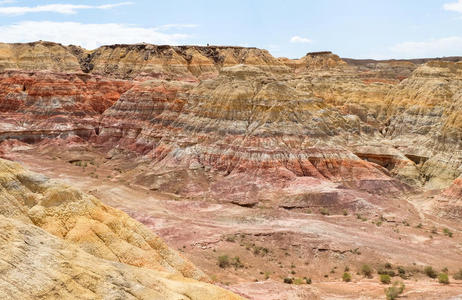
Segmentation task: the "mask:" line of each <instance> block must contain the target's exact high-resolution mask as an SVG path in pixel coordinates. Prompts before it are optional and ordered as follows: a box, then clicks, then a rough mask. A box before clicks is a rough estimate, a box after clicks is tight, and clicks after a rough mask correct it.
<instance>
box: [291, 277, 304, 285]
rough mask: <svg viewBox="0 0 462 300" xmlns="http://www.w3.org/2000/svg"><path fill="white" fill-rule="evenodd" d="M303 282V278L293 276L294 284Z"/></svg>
mask: <svg viewBox="0 0 462 300" xmlns="http://www.w3.org/2000/svg"><path fill="white" fill-rule="evenodd" d="M304 283H305V281H304V280H303V279H301V278H295V279H294V284H296V285H300V284H304Z"/></svg>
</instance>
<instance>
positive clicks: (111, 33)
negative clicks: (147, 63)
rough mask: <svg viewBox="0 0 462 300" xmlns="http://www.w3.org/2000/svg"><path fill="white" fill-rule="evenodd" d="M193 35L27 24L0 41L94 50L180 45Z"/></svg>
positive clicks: (10, 28) (1, 33)
mask: <svg viewBox="0 0 462 300" xmlns="http://www.w3.org/2000/svg"><path fill="white" fill-rule="evenodd" d="M188 37H189V35H186V34H181V33H171V34H170V33H168V34H167V33H163V32H159V31H158V30H157V29H156V28H143V27H133V26H128V25H124V24H115V23H109V24H82V23H76V22H50V21H44V22H35V21H27V22H21V23H18V24H13V25H5V26H0V41H1V42H6V43H17V42H32V41H37V40H45V41H53V42H58V43H62V44H65V45H69V44H74V45H80V46H82V47H84V48H87V49H94V48H97V47H99V46H101V45H109V44H120V43H126V44H134V43H142V42H146V43H152V44H169V45H177V44H179V43H180V41H182V40H184V39H187V38H188Z"/></svg>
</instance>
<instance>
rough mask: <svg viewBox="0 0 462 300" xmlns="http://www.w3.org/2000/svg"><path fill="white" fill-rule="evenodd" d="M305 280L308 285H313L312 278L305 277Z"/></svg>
mask: <svg viewBox="0 0 462 300" xmlns="http://www.w3.org/2000/svg"><path fill="white" fill-rule="evenodd" d="M303 279H305V282H306V284H311V282H312V281H311V278H309V277H303Z"/></svg>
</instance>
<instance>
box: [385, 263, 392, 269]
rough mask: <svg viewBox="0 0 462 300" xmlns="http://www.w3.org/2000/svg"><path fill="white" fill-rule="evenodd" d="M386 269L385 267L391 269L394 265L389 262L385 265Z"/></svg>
mask: <svg viewBox="0 0 462 300" xmlns="http://www.w3.org/2000/svg"><path fill="white" fill-rule="evenodd" d="M384 267H385V269H391V268H392V265H391V264H390V263H389V262H387V263H385V265H384Z"/></svg>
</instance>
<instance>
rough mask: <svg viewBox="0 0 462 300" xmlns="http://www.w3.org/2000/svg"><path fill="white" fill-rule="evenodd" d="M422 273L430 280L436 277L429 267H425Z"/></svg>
mask: <svg viewBox="0 0 462 300" xmlns="http://www.w3.org/2000/svg"><path fill="white" fill-rule="evenodd" d="M424 273H425V274H426V275H427V276H428V277H430V278H436V276H437V274H436V271H435V270H433V268H432V267H431V266H426V267H425V269H424Z"/></svg>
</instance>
